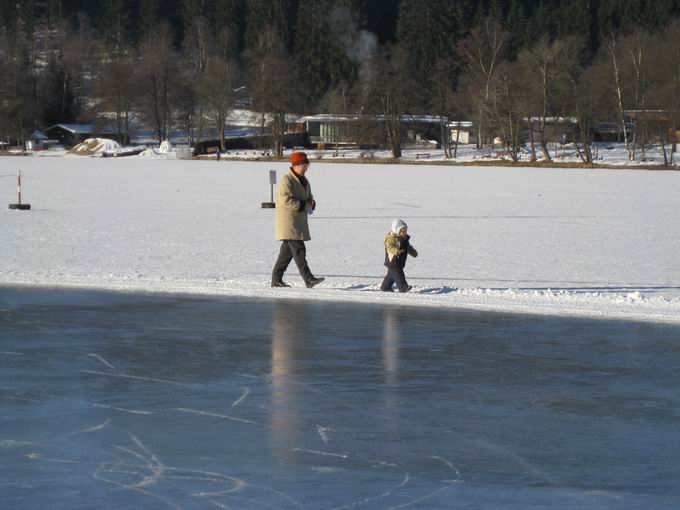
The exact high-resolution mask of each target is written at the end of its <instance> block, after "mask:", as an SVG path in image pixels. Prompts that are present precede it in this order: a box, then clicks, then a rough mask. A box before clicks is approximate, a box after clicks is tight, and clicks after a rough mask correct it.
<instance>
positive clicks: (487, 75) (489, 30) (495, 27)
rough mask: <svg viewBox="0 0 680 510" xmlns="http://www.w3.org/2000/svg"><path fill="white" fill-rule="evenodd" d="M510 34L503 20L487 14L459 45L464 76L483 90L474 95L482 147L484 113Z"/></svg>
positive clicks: (479, 146)
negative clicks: (504, 27)
mask: <svg viewBox="0 0 680 510" xmlns="http://www.w3.org/2000/svg"><path fill="white" fill-rule="evenodd" d="M506 37H507V36H506V33H505V32H504V30H503V28H502V27H501V25H500V23H499V22H498V21H497V20H495V19H493V18H490V17H486V18H483V19H482V20H481V21H480V24H479V25H478V26H476V27H474V28H473V29H472V30H471V31H470V34H469V35H468V37H467V38H466V39H465V40H463V41H462V42H461V43H460V44H459V45H458V54H459V56H460V57H461V58H462V60H463V62H464V64H465V74H464V78H463V79H464V80H465V81H466V82H467V84H468V87H469V88H471V89H477V90H479V93H477V94H475V96H473V97H472V100H473V101H474V103H475V109H476V112H477V122H476V123H477V148H481V147H482V144H483V141H484V137H485V136H486V132H485V130H486V126H485V119H484V112H486V111H488V105H489V100H490V97H491V82H492V80H493V76H494V73H495V71H496V67H497V66H498V65H499V64H500V63H501V61H502V59H503V50H504V45H505V40H506Z"/></svg>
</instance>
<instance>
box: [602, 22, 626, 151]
mask: <svg viewBox="0 0 680 510" xmlns="http://www.w3.org/2000/svg"><path fill="white" fill-rule="evenodd" d="M602 48H603V50H604V52H605V55H606V57H607V60H608V62H609V68H610V73H611V82H610V83H611V85H610V86H611V88H612V89H613V91H614V94H615V97H616V108H617V113H618V119H619V127H620V130H621V132H622V133H623V142H624V144H625V146H626V151H627V152H628V159H630V160H632V159H633V151H632V149H631V146H630V140H629V136H628V128H627V127H626V119H625V116H624V114H623V111H624V91H623V74H622V73H623V70H622V68H621V64H622V56H621V51H620V49H619V46H618V39H617V37H616V35H615V34H614V31H613V30H611V29H610V31H609V33H608V35H607V36H606V37H605V38H604V40H603V41H602Z"/></svg>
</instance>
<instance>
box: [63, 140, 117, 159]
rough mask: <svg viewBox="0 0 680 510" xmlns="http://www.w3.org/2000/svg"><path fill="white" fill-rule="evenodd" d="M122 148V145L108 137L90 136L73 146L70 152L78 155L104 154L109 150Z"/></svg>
mask: <svg viewBox="0 0 680 510" xmlns="http://www.w3.org/2000/svg"><path fill="white" fill-rule="evenodd" d="M117 149H120V145H119V144H118V142H116V141H115V140H110V139H108V138H88V139H87V140H85V141H83V142H81V143H79V144H78V145H76V146H75V147H73V148H72V149H71V150H70V151H68V153H69V154H76V155H78V156H93V155H95V154H103V153H104V152H107V151H115V150H117Z"/></svg>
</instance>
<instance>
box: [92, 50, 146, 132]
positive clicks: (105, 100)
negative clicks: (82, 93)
mask: <svg viewBox="0 0 680 510" xmlns="http://www.w3.org/2000/svg"><path fill="white" fill-rule="evenodd" d="M137 78H138V70H137V59H136V57H135V55H134V54H133V53H130V54H128V55H125V56H121V57H120V58H119V59H117V60H110V61H108V62H105V63H103V64H102V65H101V67H100V68H99V72H98V73H97V79H96V82H95V92H94V93H95V95H96V96H97V97H98V98H99V102H98V113H99V114H100V115H103V116H105V117H109V116H111V115H113V117H114V119H115V125H116V131H117V132H118V140H119V141H120V142H121V143H122V144H128V143H129V142H130V121H131V116H132V109H133V106H134V103H135V98H136V92H137V91H136V87H135V85H136V80H137Z"/></svg>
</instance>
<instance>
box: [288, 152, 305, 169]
mask: <svg viewBox="0 0 680 510" xmlns="http://www.w3.org/2000/svg"><path fill="white" fill-rule="evenodd" d="M304 164H307V165H309V160H308V159H307V154H305V153H304V152H294V153H293V154H291V155H290V166H297V165H304Z"/></svg>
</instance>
